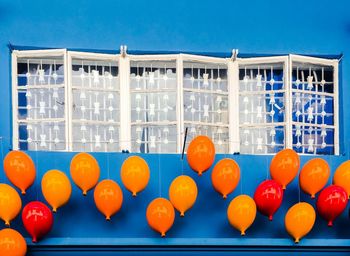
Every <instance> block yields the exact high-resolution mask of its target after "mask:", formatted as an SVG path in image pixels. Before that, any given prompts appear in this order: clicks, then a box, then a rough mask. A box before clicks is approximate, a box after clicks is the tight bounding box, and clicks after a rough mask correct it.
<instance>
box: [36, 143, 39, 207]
mask: <svg viewBox="0 0 350 256" xmlns="http://www.w3.org/2000/svg"><path fill="white" fill-rule="evenodd" d="M36 148H38V142H36ZM35 166H36V172H37V174H36V175H37V177H35V192H36V200H37V201H39V188H38V179H39V177H40V176H39V173H40V170H39V158H38V150H35Z"/></svg>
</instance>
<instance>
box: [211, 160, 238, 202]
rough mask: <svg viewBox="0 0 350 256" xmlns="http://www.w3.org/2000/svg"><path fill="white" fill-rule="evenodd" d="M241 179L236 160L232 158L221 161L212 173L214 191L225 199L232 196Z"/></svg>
mask: <svg viewBox="0 0 350 256" xmlns="http://www.w3.org/2000/svg"><path fill="white" fill-rule="evenodd" d="M239 179H240V170H239V166H238V164H237V163H236V161H235V160H233V159H230V158H224V159H222V160H220V161H219V162H218V163H217V164H216V165H215V166H214V169H213V172H212V173H211V181H212V183H213V186H214V189H215V190H216V191H217V192H219V193H220V194H222V197H223V198H224V199H226V198H227V195H228V194H230V193H231V192H232V191H233V190H235V188H236V187H237V184H238V182H239Z"/></svg>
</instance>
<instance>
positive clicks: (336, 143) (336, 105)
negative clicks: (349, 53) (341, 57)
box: [333, 61, 340, 155]
mask: <svg viewBox="0 0 350 256" xmlns="http://www.w3.org/2000/svg"><path fill="white" fill-rule="evenodd" d="M334 62H335V63H334V64H333V86H334V91H333V93H334V103H333V104H334V154H335V155H339V153H340V151H339V77H338V75H339V73H338V72H339V71H338V68H339V67H338V61H334Z"/></svg>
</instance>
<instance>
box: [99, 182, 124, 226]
mask: <svg viewBox="0 0 350 256" xmlns="http://www.w3.org/2000/svg"><path fill="white" fill-rule="evenodd" d="M94 200H95V204H96V207H97V209H98V210H99V211H100V212H102V213H103V214H104V215H105V216H106V220H111V216H112V215H113V214H115V213H117V212H118V211H119V210H120V208H121V207H122V203H123V192H122V190H121V188H120V187H119V185H118V183H116V182H115V181H113V180H103V181H101V182H99V183H98V184H97V186H96V188H95V191H94Z"/></svg>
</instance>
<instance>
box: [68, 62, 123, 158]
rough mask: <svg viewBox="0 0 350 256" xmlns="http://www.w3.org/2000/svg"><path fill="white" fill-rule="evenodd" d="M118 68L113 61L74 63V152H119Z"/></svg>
mask: <svg viewBox="0 0 350 256" xmlns="http://www.w3.org/2000/svg"><path fill="white" fill-rule="evenodd" d="M117 64H118V63H117V62H116V61H112V60H111V61H106V60H98V59H96V60H84V59H73V60H72V100H73V102H72V106H71V107H72V123H73V125H72V148H73V150H74V151H119V120H120V103H119V102H120V98H119V97H120V96H119V95H120V94H119V76H118V66H117Z"/></svg>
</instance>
